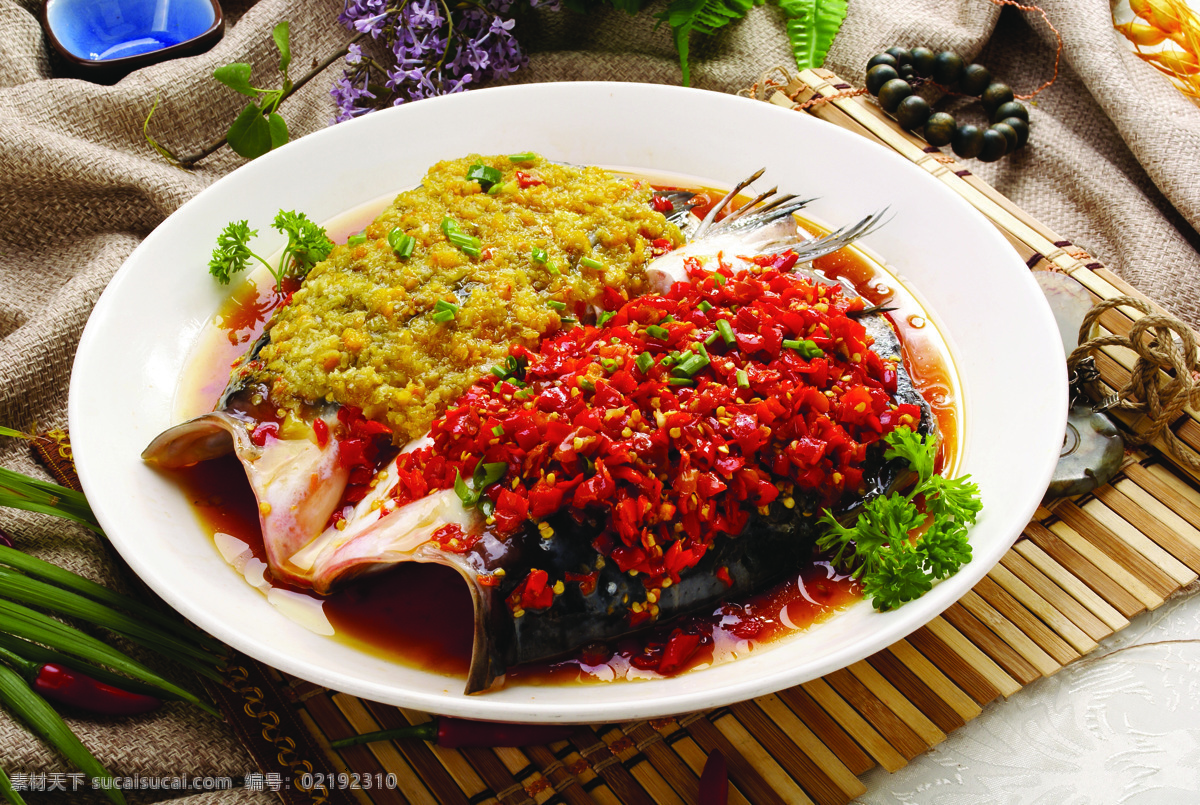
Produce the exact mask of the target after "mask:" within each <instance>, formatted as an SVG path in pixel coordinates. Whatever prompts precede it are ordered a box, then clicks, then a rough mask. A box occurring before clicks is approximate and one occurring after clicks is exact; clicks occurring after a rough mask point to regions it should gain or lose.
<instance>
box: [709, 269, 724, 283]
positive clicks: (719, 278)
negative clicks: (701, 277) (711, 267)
mask: <svg viewBox="0 0 1200 805" xmlns="http://www.w3.org/2000/svg"><path fill="white" fill-rule="evenodd" d="M712 279H713V282H715V283H717V285H724V284H725V275H724V274H722V273H721V272H719V271H714V272H713V273H712Z"/></svg>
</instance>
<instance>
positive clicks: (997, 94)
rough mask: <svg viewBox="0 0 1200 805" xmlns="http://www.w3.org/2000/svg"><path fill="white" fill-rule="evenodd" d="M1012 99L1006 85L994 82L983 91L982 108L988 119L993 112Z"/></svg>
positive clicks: (1009, 89)
mask: <svg viewBox="0 0 1200 805" xmlns="http://www.w3.org/2000/svg"><path fill="white" fill-rule="evenodd" d="M1012 99H1013V91H1012V89H1011V88H1009V86H1008V84H1001V83H1000V82H999V81H995V82H993V83H991V84H989V85H988V88H987V89H985V90H984V91H983V108H984V111H986V112H987V113H988V116H989V117H990V116H991V114H992V113H993V112H995V111H996V110H997V109H999V108H1000V107H1001V106H1003V105H1004V104H1006V103H1009V102H1011V101H1012Z"/></svg>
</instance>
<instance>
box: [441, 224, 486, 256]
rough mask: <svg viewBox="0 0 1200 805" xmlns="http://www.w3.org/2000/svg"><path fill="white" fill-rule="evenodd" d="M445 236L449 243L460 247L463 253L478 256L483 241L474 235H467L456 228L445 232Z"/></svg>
mask: <svg viewBox="0 0 1200 805" xmlns="http://www.w3.org/2000/svg"><path fill="white" fill-rule="evenodd" d="M446 237H447V238H448V239H449V240H450V242H451V243H453V244H454V245H455V246H457V247H458V248H459V249H461V250H462V251H463V253H465V254H469V255H471V256H472V257H478V256H479V253H480V251H481V249H482V246H483V241H481V240H480V239H479V238H477V237H475V236H474V235H468V234H466V233H465V232H461V231H458V230H451V231H450V232H448V233H446Z"/></svg>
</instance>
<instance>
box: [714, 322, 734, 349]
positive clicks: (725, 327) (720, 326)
mask: <svg viewBox="0 0 1200 805" xmlns="http://www.w3.org/2000/svg"><path fill="white" fill-rule="evenodd" d="M717 332H718V333H720V334H721V338H723V339H725V343H726V344H729V345H730V346H732V345H733V344H735V343H737V339H736V338H734V336H733V328H732V327H730V326H729V322H728V321H726V320H725V319H717Z"/></svg>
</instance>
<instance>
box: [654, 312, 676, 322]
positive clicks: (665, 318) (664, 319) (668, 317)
mask: <svg viewBox="0 0 1200 805" xmlns="http://www.w3.org/2000/svg"><path fill="white" fill-rule="evenodd" d="M672 321H675V317H674V316H673V315H671V314H670V313H668V314H667V315H665V316H663V317H662V318H661V319H659V321H658V323H659V324H666V323H668V322H672Z"/></svg>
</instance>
